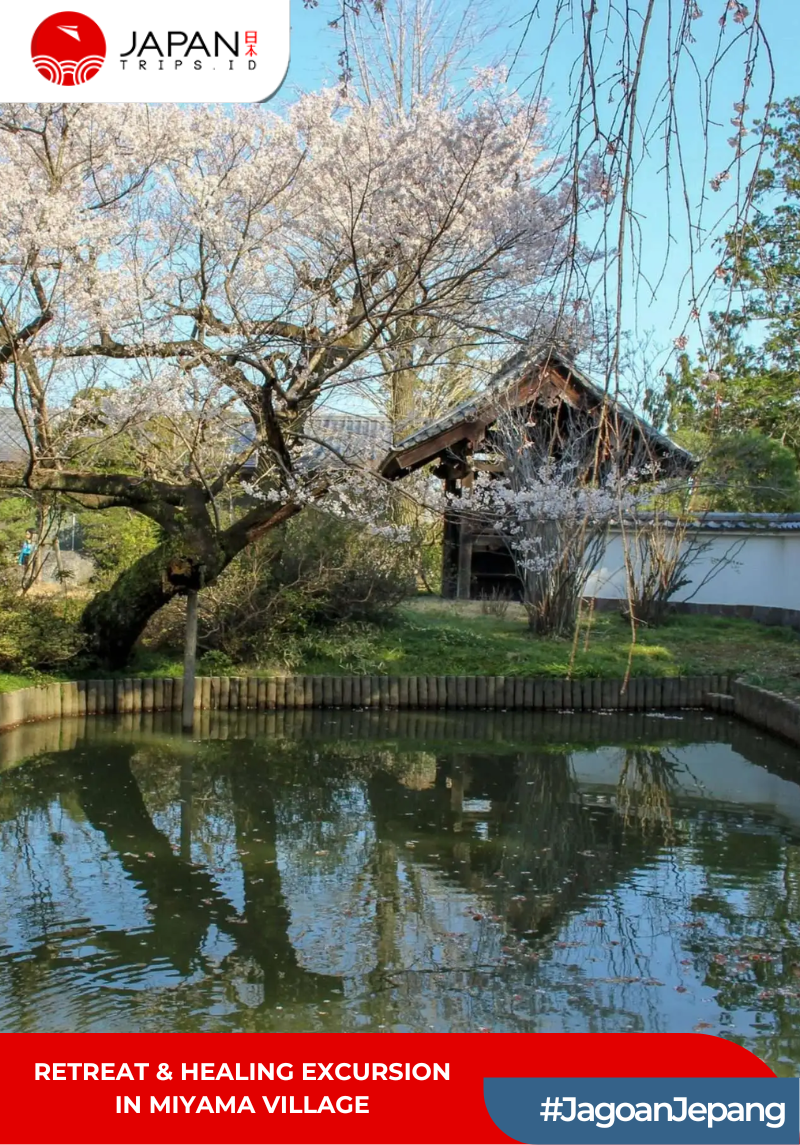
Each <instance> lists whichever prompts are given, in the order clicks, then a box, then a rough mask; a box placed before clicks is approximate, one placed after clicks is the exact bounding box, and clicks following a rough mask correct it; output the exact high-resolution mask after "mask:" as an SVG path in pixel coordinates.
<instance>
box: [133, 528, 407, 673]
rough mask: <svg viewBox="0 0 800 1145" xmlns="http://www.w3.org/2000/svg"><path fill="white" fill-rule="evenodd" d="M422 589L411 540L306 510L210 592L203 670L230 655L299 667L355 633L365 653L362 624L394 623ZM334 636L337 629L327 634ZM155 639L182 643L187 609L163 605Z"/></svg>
mask: <svg viewBox="0 0 800 1145" xmlns="http://www.w3.org/2000/svg"><path fill="white" fill-rule="evenodd" d="M414 590H415V577H414V570H413V557H412V554H411V553H410V552H409V551H408V548H407V547H406V546H404V545H402V544H398V543H397V542H395V541H392V540H388V539H387V538H386V537H384V536H381V535H378V534H375V533H370V532H367V531H366V530H365V529H364V528H363V527H360V526H355V525H353V524H352V523H350V522H347V521H344V520H341V519H339V518H336V517H331V516H328V515H327V514H324V513H322V512H319V511H314V510H306V512H304V513H303V514H302V515H301V516H299V517H297V518H296V519H295V520H293V521H291V522H290V523H289V524H288V525H286V526H285V527H284V528H283V529H282V530H281V531H280V532H279V533H276V534H273V535H270V536H269V537H267V538H265V539H264V540H263V541H262V542H260V543H259V544H256V545H252V546H251V547H250V548H248V549H246V550H245V551H244V552H243V553H242V554H241V555H240V556H239V557H238V558H237V560H236V561H235V562H234V563H233V564H232V565H231V566H230V568H228V569H227V570H226V571H225V573H223V575H222V576H221V577H220V578H219V579H218V580H217V581H216V582H215V583H214V584H213V585H211V586H209V587H208V588H207V589H204V590H203V592H202V593H201V594H200V615H199V638H198V647H199V649H200V651H201V653H202V657H201V660H202V664H203V665H204V667H203V672H204V674H207V675H223V674H225V673H224V671H223V670H221V669H220V670H215V671H213V672H212V671H210V670H209V669H207V668H206V665H209V664H216V663H220V664H222V663H223V661H222V660H219V661H218V660H216V659H212V658H211V657H212V655H213V656H214V657H216V656H219V655H222V656H224V658H225V660H224V663H226V664H230V665H233V664H238V665H240V664H250V665H268V664H279V665H281V666H283V667H285V668H289V669H291V668H292V667H293V666H295V665H296V664H298V663H300V662H301V661H302V660H304V659H305V658H306V657H307V656H308V654H309V650H313V649H315V648H316V646H317V645H318V644H319V642H320V641H322V642H323V643H326V645H327V643H328V640H332V641H336V640H337V639H339V636H337V635H335V633H337V632H338V633H340V634H344V633H345V632H346V633H347V634H348V637H347V640H348V643H349V644H352V645H353V649H352V651H353V659H354V660H357V659H358V658H359V650H358V648H357V646H360V643H361V640H362V636H361V630H362V629H363V628H364V627H365V626H369V625H370V624H384V623H386V622H387V621H389V620H390V619H391V617H392V614H393V612H394V609H395V608H396V607H397V606H398V605H399V604H400V603H401V602H402V601H403V600H405V599H406V598H407V597H408V596H410V595H412V594H413V592H414ZM326 638H328V639H326ZM145 639H146V641H147V642H149V643H150V644H151V645H152V644H153V643H156V644H161V645H164V644H169V645H171V646H174V647H179V646H180V645H181V642H182V639H183V610H182V609H178V608H175V609H172V608H167V609H164V610H162V613H161V615H160V617H159V618H158V620H157V621H156V622H154V623H153V624H151V626H150V627H149V628H148V631H147V633H146V636H145Z"/></svg>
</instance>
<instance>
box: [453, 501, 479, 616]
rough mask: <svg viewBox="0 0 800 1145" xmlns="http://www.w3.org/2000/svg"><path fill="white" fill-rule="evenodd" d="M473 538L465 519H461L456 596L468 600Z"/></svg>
mask: <svg viewBox="0 0 800 1145" xmlns="http://www.w3.org/2000/svg"><path fill="white" fill-rule="evenodd" d="M474 540H475V538H474V537H473V535H472V532H471V531H470V529H469V526H468V525H467V522H466V521H463V520H462V521H461V527H460V531H459V544H458V582H457V589H456V596H457V597H458V599H459V600H469V598H470V589H471V588H472V546H473V544H474Z"/></svg>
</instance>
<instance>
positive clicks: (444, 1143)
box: [0, 1034, 774, 1145]
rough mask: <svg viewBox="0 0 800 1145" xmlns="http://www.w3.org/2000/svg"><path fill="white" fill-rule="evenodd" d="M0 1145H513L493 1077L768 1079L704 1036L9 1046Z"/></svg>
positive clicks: (98, 1038) (25, 1041)
mask: <svg viewBox="0 0 800 1145" xmlns="http://www.w3.org/2000/svg"><path fill="white" fill-rule="evenodd" d="M0 1058H1V1059H2V1071H3V1072H2V1077H3V1083H4V1084H3V1090H2V1092H3V1117H2V1121H0V1141H3V1142H8V1143H10V1142H19V1143H20V1145H28V1143H29V1142H30V1143H33V1142H37V1143H44V1142H46V1143H47V1145H50V1143H58V1145H71V1143H72V1142H81V1143H86V1145H93V1143H95V1142H111V1143H114V1145H116V1143H123V1142H124V1143H127V1142H141V1143H143V1145H144V1143H149V1142H163V1141H174V1142H177V1143H182V1142H197V1143H206V1142H233V1141H236V1142H243V1143H244V1142H263V1141H265V1140H268V1141H282V1142H306V1143H316V1142H330V1143H334V1142H381V1143H386V1145H389V1143H395V1142H398V1143H399V1142H408V1143H415V1142H421V1143H422V1142H435V1143H436V1145H448V1143H450V1142H461V1143H464V1145H467V1143H470V1142H495V1141H508V1140H510V1138H508V1137H506V1136H505V1135H504V1134H503V1133H501V1132H500V1130H498V1129H497V1128H496V1126H495V1125H494V1123H493V1122H492V1120H491V1119H490V1117H489V1115H488V1113H487V1111H486V1107H485V1105H484V1101H483V1079H484V1077H526V1076H528V1077H772V1076H774V1075H773V1073H772V1071H771V1070H770V1069H769V1068H768V1067H767V1066H766V1065H764V1063H763V1062H762V1061H760V1060H759V1059H758V1058H757V1057H755V1056H754V1055H753V1054H751V1053H750V1052H749V1051H748V1050H745V1049H742V1048H741V1047H740V1046H737V1045H734V1044H733V1043H732V1042H727V1041H724V1040H722V1039H721V1038H717V1037H711V1036H708V1035H702V1034H400V1035H398V1034H202V1035H198V1034H3V1035H0Z"/></svg>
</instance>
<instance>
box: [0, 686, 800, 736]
mask: <svg viewBox="0 0 800 1145" xmlns="http://www.w3.org/2000/svg"><path fill="white" fill-rule="evenodd" d="M193 706H194V710H195V711H277V710H281V709H303V708H334V709H359V710H362V709H367V710H383V711H395V710H404V709H405V710H414V711H430V710H435V711H440V712H441V711H465V710H471V711H481V710H488V711H577V712H586V711H640V712H642V711H644V712H646V711H656V712H660V711H668V710H670V709H678V708H707V709H710V710H712V711H717V712H725V713H733V714H735V715H737V716H741V717H742V718H743V719H745V720H747V721H748V722H749V723H753V724H755V725H757V726H758V727H762V728H765V729H766V730H768V731H771V732H774V733H776V734H777V735H780V736H783V737H784V738H786V739H789V740H790V741H791V742H793V743H800V704H797V703H795V702H793V701H792V700H788V699H786V698H785V697H783V696H779V695H777V694H776V693H773V692H768V691H766V690H765V689H763V688H756V687H754V686H752V685H749V684H743V683H740V682H738V681H733V680H731V679H730V677H728V676H720V675H716V676H715V675H710V676H665V677H644V678H643V677H636V678H631V679H630V680H629V681H628V684H627V687H625V686H623V681H622V680H619V679H617V680H553V679H537V678H532V677H526V676H277V677H275V676H273V677H269V678H265V679H262V678H258V677H236V676H204V677H199V678H198V679H197V681H196V687H195V692H194V697H193ZM182 708H183V679H182V678H172V677H168V678H163V679H146V680H141V679H123V680H100V679H98V680H78V681H71V682H66V683H58V684H48V685H45V686H44V687H32V688H24V689H21V690H19V691H15V692H5V693H0V731H2V730H4V729H6V728H12V727H16V726H17V725H18V724H23V723H30V722H33V721H38V720H50V719H59V718H67V719H69V718H75V717H85V716H95V715H131V714H133V713H139V712H181V711H182Z"/></svg>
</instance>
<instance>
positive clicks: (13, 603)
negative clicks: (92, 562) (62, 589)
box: [0, 583, 83, 675]
mask: <svg viewBox="0 0 800 1145" xmlns="http://www.w3.org/2000/svg"><path fill="white" fill-rule="evenodd" d="M82 609H83V602H82V601H80V600H71V599H65V598H63V597H48V596H38V595H37V596H30V595H25V596H23V595H22V594H21V593H20V592H19V590H18V587H17V586H15V585H13V584H10V583H0V671H2V672H14V673H20V674H23V675H24V674H30V673H33V672H36V671H54V670H58V669H60V668H63V667H64V666H65V665H67V664H70V665H71V666H73V667H74V666H75V661H76V658H77V657H79V655H80V652H81V648H82V646H83V636H82V634H81V632H80V629H79V620H80V615H81V611H82Z"/></svg>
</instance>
